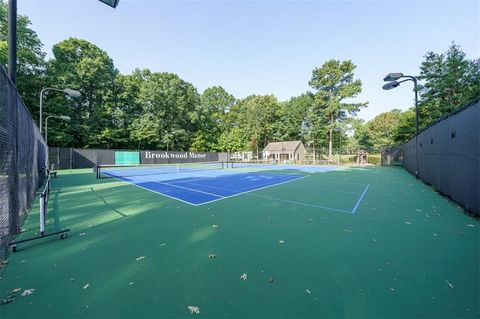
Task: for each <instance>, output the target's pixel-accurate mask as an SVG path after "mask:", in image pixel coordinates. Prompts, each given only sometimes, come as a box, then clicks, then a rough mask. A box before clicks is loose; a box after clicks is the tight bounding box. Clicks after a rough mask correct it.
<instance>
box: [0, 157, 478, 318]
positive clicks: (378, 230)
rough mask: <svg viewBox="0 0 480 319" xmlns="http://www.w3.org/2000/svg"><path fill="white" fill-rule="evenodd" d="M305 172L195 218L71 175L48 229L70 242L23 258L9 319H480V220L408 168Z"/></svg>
mask: <svg viewBox="0 0 480 319" xmlns="http://www.w3.org/2000/svg"><path fill="white" fill-rule="evenodd" d="M305 175H309V177H308V178H302V179H298V180H294V181H291V182H289V183H285V184H281V185H276V186H274V187H269V188H264V189H259V190H256V191H252V192H249V193H245V194H241V195H239V196H235V197H231V198H226V199H224V200H221V201H215V202H212V203H208V204H205V205H202V206H196V207H195V206H192V205H190V204H188V203H184V202H181V201H178V200H176V199H173V198H169V197H166V196H163V195H161V194H158V193H154V192H151V191H148V190H145V189H142V188H139V187H136V186H135V185H132V184H128V183H124V182H121V181H118V180H115V179H99V180H97V179H95V176H94V174H93V173H92V171H91V170H74V171H60V172H59V176H58V178H57V179H53V188H55V187H57V188H61V192H52V194H51V196H50V202H49V215H48V223H47V230H54V229H58V230H60V229H62V228H70V229H71V232H70V235H69V238H68V239H65V240H60V239H58V238H54V237H51V238H45V239H43V240H38V241H35V242H31V243H25V244H23V245H21V246H19V247H18V252H17V253H15V254H11V255H10V259H9V263H8V264H7V266H6V267H5V268H4V269H3V272H2V279H1V281H0V283H1V294H2V296H1V297H2V299H3V298H5V297H6V296H7V295H8V294H9V292H10V291H12V290H13V289H16V288H21V290H20V291H19V292H18V293H16V294H15V299H14V300H13V301H11V302H10V303H8V304H5V305H2V306H0V310H1V317H2V319H3V318H162V317H165V318H182V317H183V318H191V317H198V318H220V317H222V318H224V317H229V318H273V317H275V318H391V317H397V318H414V317H415V318H420V317H422V318H458V317H461V318H477V317H478V316H479V314H480V301H479V300H480V298H479V296H480V288H479V282H480V275H479V271H478V270H479V269H480V261H479V260H480V256H479V254H480V253H479V251H480V247H479V246H480V245H479V238H480V233H479V227H480V225H479V222H478V220H475V219H473V218H471V217H469V216H466V215H465V214H464V213H463V212H462V210H461V209H460V208H458V207H457V205H455V204H453V203H452V202H450V201H448V200H447V199H445V198H443V197H441V196H439V195H438V194H437V193H436V192H434V191H433V190H431V189H430V188H429V187H428V186H425V185H424V184H422V183H421V182H419V181H417V180H415V179H414V178H413V177H412V176H411V175H409V174H408V173H407V172H405V171H404V170H402V169H396V168H381V167H376V168H350V169H339V170H334V171H329V172H324V173H305ZM367 185H368V190H365V189H366V186H367ZM362 194H363V196H362V198H361V200H360V196H361V195H362ZM357 204H358V205H357ZM354 208H355V211H354V212H355V213H351V212H353V209H354ZM335 209H337V210H343V211H345V212H341V211H336V210H335ZM36 212H37V209H35V208H34V209H33V211H32V213H31V214H30V216H29V218H28V219H27V221H26V222H25V224H24V226H23V227H24V228H25V230H24V231H23V232H22V234H21V235H20V236H18V237H17V239H22V238H27V237H31V236H32V235H34V233H35V232H37V231H38V229H37V227H38V213H36ZM243 274H246V275H247V276H243V278H244V279H245V277H246V280H242V279H241V278H240V277H241V276H242V275H243ZM29 289H34V290H30V291H31V294H30V295H26V296H22V293H24V292H25V290H29ZM189 306H195V307H198V308H199V310H200V313H199V314H191V313H190V310H189V309H188V308H187V307H189Z"/></svg>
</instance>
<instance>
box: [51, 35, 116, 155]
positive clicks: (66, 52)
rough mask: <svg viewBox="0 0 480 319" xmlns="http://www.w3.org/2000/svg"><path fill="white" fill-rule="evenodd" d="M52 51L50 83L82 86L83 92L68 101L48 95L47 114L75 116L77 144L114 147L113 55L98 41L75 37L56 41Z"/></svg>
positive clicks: (72, 132)
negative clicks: (92, 41) (98, 43)
mask: <svg viewBox="0 0 480 319" xmlns="http://www.w3.org/2000/svg"><path fill="white" fill-rule="evenodd" d="M53 55H54V58H53V59H52V60H50V61H49V62H48V70H47V78H48V82H49V86H52V87H57V88H71V89H75V90H79V91H80V92H81V94H82V96H81V97H80V98H78V99H75V100H74V101H70V102H68V101H67V102H65V97H64V96H61V97H58V94H57V93H55V94H56V96H55V97H52V98H51V99H48V97H47V99H48V100H47V103H46V104H45V106H46V108H45V111H46V114H49V113H57V114H64V115H69V116H71V117H72V123H71V124H70V125H69V128H70V132H69V133H70V135H71V136H73V142H72V144H73V145H74V146H87V147H112V146H113V145H114V144H115V142H114V141H113V140H112V136H111V132H112V129H113V128H114V127H115V125H116V123H115V117H114V116H112V112H113V111H114V110H115V99H114V98H113V92H115V89H116V82H115V80H116V78H117V75H118V71H117V69H115V67H114V65H113V61H112V59H111V58H110V57H109V56H108V54H107V53H106V52H105V51H103V50H101V49H100V48H98V47H97V46H96V45H94V44H92V43H90V42H88V41H86V40H81V39H76V38H70V39H67V40H65V41H62V42H60V43H58V44H56V45H54V46H53ZM48 102H50V105H49V103H48ZM51 104H55V105H51ZM72 144H71V145H72ZM63 145H64V144H63Z"/></svg>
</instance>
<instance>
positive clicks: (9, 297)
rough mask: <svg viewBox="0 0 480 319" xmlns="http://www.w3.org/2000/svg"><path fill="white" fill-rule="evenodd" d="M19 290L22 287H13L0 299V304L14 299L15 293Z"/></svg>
mask: <svg viewBox="0 0 480 319" xmlns="http://www.w3.org/2000/svg"><path fill="white" fill-rule="evenodd" d="M21 290H22V288H15V289H13V290H12V291H10V292H9V293H8V295H7V296H6V297H5V298H4V299H2V301H1V302H0V305H6V304H7V303H11V302H12V301H14V300H15V298H16V297H17V293H18V292H19V291H21Z"/></svg>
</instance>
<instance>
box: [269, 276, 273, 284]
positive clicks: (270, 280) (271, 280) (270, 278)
mask: <svg viewBox="0 0 480 319" xmlns="http://www.w3.org/2000/svg"><path fill="white" fill-rule="evenodd" d="M268 282H269V283H271V284H272V283H273V277H272V276H270V277H268Z"/></svg>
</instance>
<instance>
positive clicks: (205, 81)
mask: <svg viewBox="0 0 480 319" xmlns="http://www.w3.org/2000/svg"><path fill="white" fill-rule="evenodd" d="M18 14H23V15H27V16H28V17H29V18H30V19H31V21H32V28H33V29H34V30H35V31H36V32H37V33H38V35H39V37H40V39H41V41H42V42H43V44H44V51H45V52H47V55H48V57H49V58H51V57H52V53H51V49H52V46H53V45H54V44H56V43H58V42H60V41H63V40H65V39H67V38H69V37H76V38H82V39H86V40H88V41H90V42H92V43H94V44H96V45H97V46H99V47H100V48H101V49H103V50H105V51H106V52H107V53H108V54H109V56H110V57H111V58H112V59H113V61H114V64H115V66H116V67H117V68H118V69H119V71H120V72H121V73H122V74H130V73H131V72H132V71H133V70H134V69H135V68H148V69H150V70H152V71H154V72H172V73H176V74H178V75H179V76H180V77H181V78H182V79H184V80H185V81H188V82H190V83H192V84H193V85H194V86H195V87H196V88H197V89H198V91H199V93H202V92H203V90H205V89H206V88H208V87H211V86H222V87H223V88H224V89H226V90H227V91H228V92H229V93H231V94H233V95H234V96H235V97H236V98H244V97H247V96H249V95H252V94H259V95H260V94H262V95H263V94H274V95H275V96H277V98H278V99H279V100H280V101H284V100H288V99H290V98H291V97H293V96H298V95H300V94H302V93H304V92H306V91H307V90H311V88H310V87H309V86H308V81H309V80H310V78H311V76H312V71H313V70H314V69H315V68H316V67H321V66H322V64H323V63H325V62H326V61H328V60H330V59H337V60H352V62H353V63H354V64H355V65H356V66H357V68H356V70H355V77H356V78H357V79H360V80H361V81H362V84H363V85H362V93H361V94H360V95H358V97H357V98H356V99H355V101H357V102H369V106H368V107H367V108H365V109H363V110H362V111H361V112H360V113H359V117H360V118H363V119H365V120H370V119H372V118H373V117H375V116H376V115H378V114H380V113H382V112H386V111H389V110H391V109H393V108H399V109H402V110H405V109H407V108H409V107H411V106H412V105H413V97H414V95H413V91H412V89H413V86H412V84H411V82H407V83H405V84H402V85H401V86H400V87H398V88H396V89H395V90H390V91H384V90H382V88H381V87H382V85H383V84H384V82H383V77H384V76H385V75H386V74H388V73H390V72H402V73H404V74H408V75H418V74H419V72H420V69H419V67H420V64H421V63H422V61H423V60H424V56H425V54H426V53H427V52H429V51H433V52H436V53H442V52H445V51H447V50H448V47H449V45H450V44H451V42H452V41H455V42H456V43H457V44H459V45H460V46H461V48H462V50H463V51H464V52H465V53H466V54H467V57H468V58H469V59H477V58H479V57H480V1H479V0H470V1H425V0H424V1H372V0H370V1H321V0H318V1H315V0H311V1H285V0H284V1H280V0H277V1H273V0H271V1H269V0H263V1H253V0H244V1H241V0H236V1H227V0H225V1H221V0H217V1H215V0H213V1H212V0H210V1H202V0H197V1H172V0H171V1H162V0H158V1H154V0H150V1H147V0H120V4H119V5H118V7H117V8H116V9H112V8H110V7H108V6H106V5H104V4H102V3H101V2H99V1H97V0H56V1H54V0H18Z"/></svg>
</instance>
